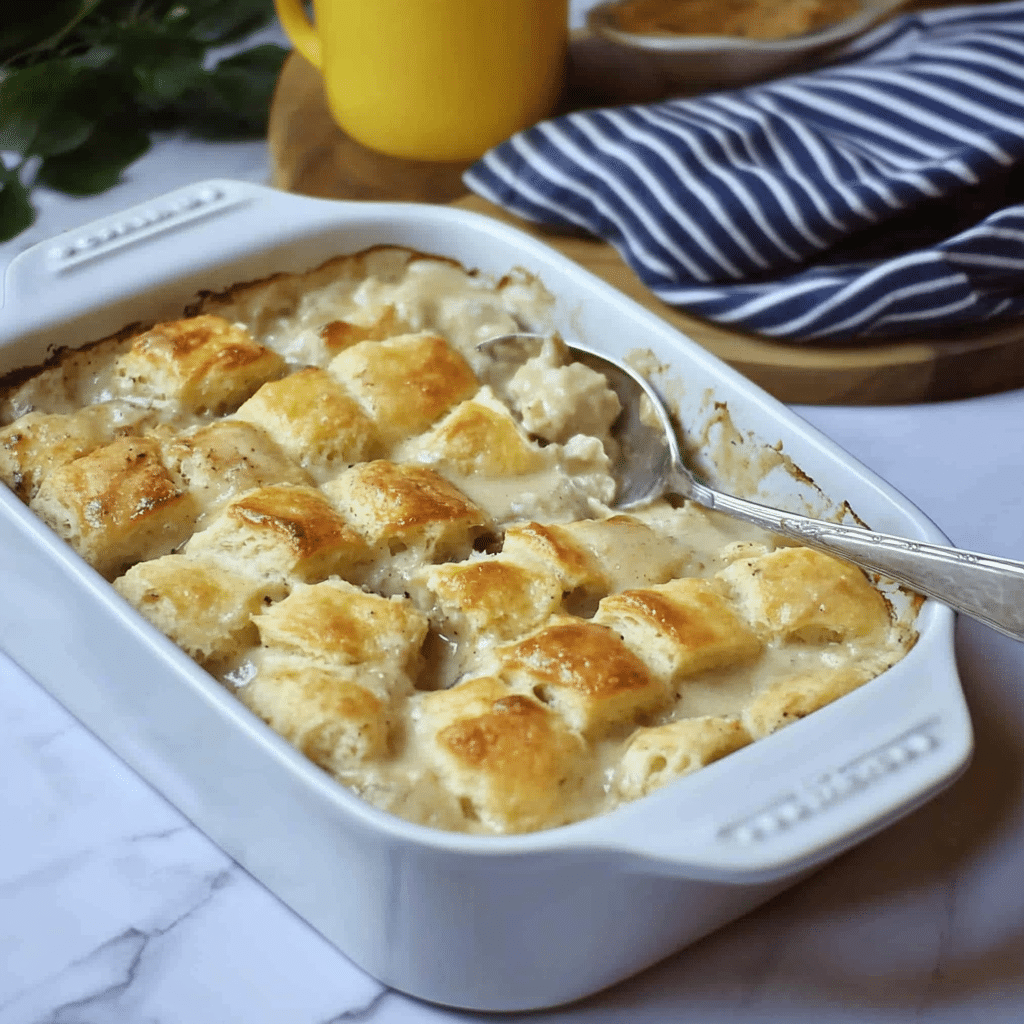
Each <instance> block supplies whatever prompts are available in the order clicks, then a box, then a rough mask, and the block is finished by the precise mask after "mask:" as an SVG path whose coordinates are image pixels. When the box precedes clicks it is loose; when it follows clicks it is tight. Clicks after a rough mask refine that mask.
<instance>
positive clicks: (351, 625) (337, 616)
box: [254, 580, 427, 689]
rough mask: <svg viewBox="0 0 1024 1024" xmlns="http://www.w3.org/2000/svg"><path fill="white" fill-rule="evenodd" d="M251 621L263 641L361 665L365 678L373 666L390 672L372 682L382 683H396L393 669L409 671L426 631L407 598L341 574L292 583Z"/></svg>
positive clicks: (327, 662) (333, 662)
mask: <svg viewBox="0 0 1024 1024" xmlns="http://www.w3.org/2000/svg"><path fill="white" fill-rule="evenodd" d="M254 621H255V623H256V627H257V629H258V630H259V633H260V640H261V641H262V643H263V646H264V647H267V648H269V649H270V650H272V651H274V652H278V653H282V654H290V655H302V656H305V657H307V658H309V659H312V660H314V661H316V662H317V663H318V664H320V665H323V666H325V667H337V666H339V665H362V666H364V667H365V668H366V669H367V673H366V674H367V678H369V677H370V676H371V675H372V672H371V671H370V670H372V669H375V668H376V669H379V670H381V671H384V672H386V673H390V674H391V676H392V677H394V678H391V677H389V678H386V679H384V678H382V679H380V680H378V681H377V682H375V683H374V687H377V686H380V685H383V686H384V687H385V689H393V688H394V687H395V686H400V685H401V684H402V682H403V680H401V679H399V678H398V674H405V675H407V676H408V677H410V678H412V677H413V676H415V674H416V672H417V671H418V668H419V659H420V648H421V647H422V645H423V640H424V638H425V637H426V634H427V619H426V616H425V615H423V614H422V613H421V612H419V611H417V610H416V608H414V607H413V605H412V602H411V601H409V600H407V599H405V598H400V597H393V598H388V597H380V596H379V595H377V594H368V593H366V591H364V590H361V589H360V588H359V587H356V586H353V585H352V584H351V583H346V582H345V581H344V580H325V581H324V582H322V583H315V584H303V583H300V584H297V585H296V586H295V588H294V589H293V590H292V592H291V593H290V594H289V595H288V597H286V598H285V599H284V600H283V601H280V602H278V603H277V604H274V605H271V606H270V607H269V608H267V609H265V610H264V611H263V612H262V614H260V615H257V616H256V618H255V620H254ZM367 685H369V683H367Z"/></svg>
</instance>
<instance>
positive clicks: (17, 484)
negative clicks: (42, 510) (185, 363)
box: [0, 402, 143, 501]
mask: <svg viewBox="0 0 1024 1024" xmlns="http://www.w3.org/2000/svg"><path fill="white" fill-rule="evenodd" d="M142 415H143V414H142V412H141V411H139V410H133V409H131V408H130V407H129V406H126V405H125V404H124V403H121V402H103V403H100V404H98V405H89V406H86V407H85V408H84V409H79V410H78V411H77V412H73V413H44V412H30V413H26V414H25V415H24V416H22V417H20V418H19V419H18V421H17V422H16V423H12V424H11V425H10V426H7V427H4V428H3V429H0V480H2V481H3V482H4V483H5V484H7V486H8V487H10V488H11V490H12V491H14V493H15V494H16V495H17V496H18V497H19V498H21V499H22V501H28V500H29V499H30V498H32V497H34V496H35V494H36V492H37V491H38V490H39V486H40V484H41V483H42V482H43V480H44V479H45V478H46V475H47V474H48V473H50V472H51V471H52V470H54V469H57V468H59V467H60V466H65V465H67V464H68V463H69V462H72V461H73V460H74V459H78V458H81V457H82V456H83V455H88V454H89V453H90V452H93V451H95V450H96V449H97V448H100V447H101V446H103V445H105V444H109V443H110V442H111V441H113V440H114V438H115V437H117V436H118V435H119V434H125V435H127V434H132V433H135V430H134V429H133V424H134V423H135V422H137V421H138V420H140V419H141V418H142Z"/></svg>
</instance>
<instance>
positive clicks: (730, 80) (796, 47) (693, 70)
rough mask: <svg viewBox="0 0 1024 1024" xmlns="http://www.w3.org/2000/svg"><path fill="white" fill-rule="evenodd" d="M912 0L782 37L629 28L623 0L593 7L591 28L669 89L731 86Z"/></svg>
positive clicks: (871, 2)
mask: <svg viewBox="0 0 1024 1024" xmlns="http://www.w3.org/2000/svg"><path fill="white" fill-rule="evenodd" d="M907 2H908V0H862V2H861V4H860V8H859V10H858V11H857V12H856V13H855V14H852V15H850V16H849V17H847V18H843V19H842V20H841V21H837V22H834V23H833V24H831V25H825V26H824V27H823V28H820V29H816V30H815V31H813V32H805V33H803V34H802V35H798V36H786V37H784V38H782V39H748V38H745V37H741V36H714V35H704V36H698V35H686V34H683V33H679V34H668V33H657V34H655V33H652V34H645V33H642V32H629V31H626V30H624V29H622V28H620V27H619V24H618V21H617V20H616V16H615V13H616V12H615V8H616V7H617V6H618V4H619V0H608V2H605V3H599V4H597V5H595V6H594V7H592V8H591V9H590V10H589V11H588V12H587V28H588V29H589V30H590V32H591V34H592V35H594V36H596V37H597V38H599V39H602V40H604V41H605V42H606V43H607V44H608V45H610V46H612V47H615V48H617V50H618V57H619V61H618V63H619V64H620V65H627V64H632V65H635V69H636V72H637V73H638V74H640V75H642V76H644V77H645V78H654V79H657V80H658V81H659V82H660V83H661V85H662V87H663V88H665V89H670V90H671V89H677V90H683V91H692V90H693V89H728V88H735V87H737V86H741V85H748V84H750V83H752V82H758V81H761V80H762V79H766V78H770V77H772V76H774V75H779V74H782V73H783V72H787V71H792V70H793V69H794V68H795V67H797V66H799V65H801V64H803V63H805V62H809V61H811V60H813V59H818V60H821V59H823V58H825V57H827V56H828V54H829V53H830V52H831V51H834V50H836V49H838V48H839V47H840V46H842V45H843V44H844V43H848V42H850V41H851V40H852V39H855V38H856V37H857V36H859V35H863V34H864V33H865V32H867V31H868V30H869V29H871V28H873V27H874V26H875V25H877V24H878V23H879V22H880V21H882V20H883V19H884V18H887V17H889V16H891V15H893V14H894V13H896V12H897V11H898V10H899V9H900V8H901V7H905V6H906V5H907Z"/></svg>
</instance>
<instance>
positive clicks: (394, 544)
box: [323, 460, 488, 561]
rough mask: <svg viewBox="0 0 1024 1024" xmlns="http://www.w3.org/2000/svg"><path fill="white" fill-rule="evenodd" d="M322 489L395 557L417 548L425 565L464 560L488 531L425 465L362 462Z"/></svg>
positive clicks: (482, 518) (475, 511)
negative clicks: (474, 544)
mask: <svg viewBox="0 0 1024 1024" xmlns="http://www.w3.org/2000/svg"><path fill="white" fill-rule="evenodd" d="M323 491H324V493H325V494H326V495H327V496H328V498H330V500H331V501H332V502H334V503H335V505H336V506H337V507H338V508H339V509H340V510H341V511H342V513H343V514H344V515H345V516H346V518H348V519H349V520H350V522H351V523H352V524H353V525H354V526H355V527H356V529H358V530H359V531H360V532H361V533H362V534H363V535H364V536H365V537H366V538H367V540H368V541H369V542H370V543H371V544H372V545H375V546H377V547H379V548H381V549H382V551H387V552H388V553H389V554H390V555H391V556H396V555H399V554H401V553H402V552H403V551H406V550H410V549H413V550H414V551H415V552H416V554H417V556H418V557H421V558H423V559H425V560H426V561H448V560H453V559H458V558H465V557H466V555H468V554H469V552H470V551H471V550H472V547H473V541H474V540H475V539H476V538H477V537H479V536H480V535H481V534H483V533H484V532H486V530H487V527H488V523H487V517H486V515H485V514H484V512H483V511H482V510H481V509H480V508H478V507H477V506H476V505H474V504H473V502H471V501H470V500H469V499H468V498H467V497H466V496H465V495H464V494H463V493H462V492H461V491H460V490H458V488H456V487H455V486H454V485H453V484H450V483H449V482H448V481H447V480H445V478H444V477H443V476H441V475H440V474H438V473H435V472H434V471H433V470H432V469H428V468H427V467H426V466H413V465H399V464H397V463H394V462H388V461H386V460H378V461H376V462H364V463H361V464H360V465H357V466H353V467H352V468H351V469H349V470H347V471H346V472H345V473H342V475H341V476H340V477H338V479H337V480H331V481H328V482H327V483H326V484H324V486H323Z"/></svg>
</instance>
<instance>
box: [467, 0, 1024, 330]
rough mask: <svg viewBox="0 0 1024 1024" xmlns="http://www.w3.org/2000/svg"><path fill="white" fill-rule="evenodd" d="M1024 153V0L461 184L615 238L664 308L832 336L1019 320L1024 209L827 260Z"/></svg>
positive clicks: (1010, 208)
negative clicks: (903, 248) (879, 253)
mask: <svg viewBox="0 0 1024 1024" xmlns="http://www.w3.org/2000/svg"><path fill="white" fill-rule="evenodd" d="M1022 159H1024V2H1012V3H1000V4H988V5H984V6H981V5H978V6H971V7H955V8H944V9H933V10H929V11H925V12H923V13H919V14H914V15H906V16H903V17H900V18H897V19H894V20H893V21H891V22H889V23H887V24H885V25H882V26H880V27H879V28H877V29H875V30H874V31H872V32H871V33H869V34H868V35H866V36H863V37H861V38H860V39H859V40H856V41H854V42H853V43H852V44H850V45H849V46H847V47H846V48H845V49H844V50H843V51H842V53H841V54H840V56H839V57H838V58H836V59H834V60H833V61H832V62H831V63H829V64H828V65H827V66H826V67H822V68H819V69H816V70H814V71H810V72H807V73H803V74H798V75H792V76H789V77H786V78H781V79H776V80H774V81H771V82H768V83H765V84H759V85H756V86H753V87H748V88H745V89H741V90H735V91H730V92H719V93H713V94H707V95H703V96H699V97H694V98H687V99H676V100H666V101H662V102H657V103H652V104H640V105H634V106H622V107H612V108H604V109H597V110H589V111H581V112H578V113H573V114H569V115H567V116H564V117H558V118H553V119H551V120H548V121H544V122H541V123H540V124H538V125H536V126H534V127H532V128H530V129H528V130H526V131H523V132H520V133H519V134H517V135H515V136H513V137H512V138H511V139H509V140H507V141H506V142H504V143H502V144H501V145H499V146H497V147H496V148H494V149H492V150H491V151H490V152H488V153H487V154H486V155H485V156H484V157H483V158H482V159H481V160H479V161H477V162H476V163H475V164H474V165H473V166H472V167H470V168H469V170H468V171H467V172H466V175H465V182H466V184H467V186H468V187H469V188H470V189H472V190H473V191H474V192H476V193H478V194H479V195H481V196H483V197H484V198H486V199H488V200H490V201H491V202H494V203H496V204H498V205H500V206H503V207H505V208H506V209H508V210H510V211H512V212H514V213H516V214H517V215H519V216H521V217H523V218H525V219H528V220H533V221H539V222H542V223H546V224H551V225H561V226H573V227H580V228H584V229H586V230H587V231H589V232H591V233H593V234H595V235H598V236H600V237H602V238H604V239H606V240H607V241H609V242H610V243H611V244H612V245H614V246H615V247H616V249H617V250H618V251H619V253H620V254H621V255H622V256H623V258H624V259H625V260H626V262H627V263H629V265H630V266H631V267H632V268H633V270H634V271H635V272H636V273H637V275H638V276H639V277H640V278H641V280H642V281H643V282H644V283H645V284H646V285H647V286H648V287H649V288H650V289H651V290H652V291H653V292H654V293H655V294H656V295H658V296H659V297H660V298H661V299H663V300H664V301H665V302H667V303H670V304H671V305H674V306H679V307H683V308H685V309H687V310H689V311H690V312H692V313H695V314H697V315H700V316H703V317H706V318H708V319H711V320H714V321H717V322H718V323H721V324H723V325H727V326H729V327H732V328H737V329H740V330H747V331H752V332H756V333H759V334H762V335H767V336H770V337H774V338H779V339H791V340H804V341H807V340H813V339H821V340H840V339H850V338H853V337H863V338H871V337H881V336H890V337H891V336H896V335H904V336H907V335H917V336H921V335H922V334H923V333H934V332H935V331H936V330H938V329H942V328H948V327H949V326H950V325H964V324H970V323H979V322H982V321H991V320H994V319H997V318H1002V317H1012V316H1017V315H1020V314H1022V313H1024V205H1017V204H1012V205H1007V206H1006V207H1005V208H1003V209H999V210H997V211H996V212H994V213H990V214H989V215H988V216H985V217H983V218H982V219H981V220H980V222H978V223H976V224H974V225H972V226H970V227H969V228H968V229H967V230H961V231H959V232H957V233H955V234H954V235H953V236H952V237H948V238H945V239H944V240H941V241H938V242H933V243H929V244H927V245H925V246H924V247H922V248H919V249H917V250H915V251H912V252H907V253H902V254H899V255H895V256H886V257H884V258H881V259H875V260H863V259H860V260H856V261H853V262H850V261H842V260H840V261H838V262H837V261H836V259H835V257H834V255H833V258H832V259H830V258H829V256H830V253H829V250H833V254H834V252H835V247H836V246H837V244H838V243H840V242H842V240H844V239H848V238H849V237H850V236H851V235H854V233H855V232H858V231H860V230H861V229H865V228H867V227H868V226H870V225H877V224H880V223H883V222H885V221H886V220H888V219H891V218H893V217H894V216H896V215H898V214H900V213H901V211H906V210H910V209H912V208H913V207H915V206H916V205H918V204H921V203H922V202H927V201H928V200H934V199H936V198H937V197H949V202H950V203H954V204H955V203H956V202H957V192H958V190H964V189H968V188H969V187H970V186H976V185H978V184H979V183H980V184H982V185H984V183H985V182H986V180H987V179H990V178H993V177H995V176H998V175H1002V176H1005V175H1006V172H1007V168H1011V167H1012V166H1013V165H1015V164H1017V163H1019V162H1021V161H1022ZM975 191H977V190H976V189H975ZM840 251H841V249H840Z"/></svg>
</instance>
